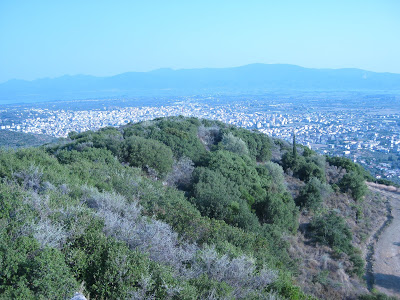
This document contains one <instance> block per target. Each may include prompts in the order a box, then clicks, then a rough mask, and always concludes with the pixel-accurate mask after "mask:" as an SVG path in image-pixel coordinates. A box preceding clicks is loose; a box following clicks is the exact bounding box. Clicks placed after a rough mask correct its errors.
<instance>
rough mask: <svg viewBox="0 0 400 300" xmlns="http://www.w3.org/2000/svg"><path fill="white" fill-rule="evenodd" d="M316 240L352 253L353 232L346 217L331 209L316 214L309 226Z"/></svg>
mask: <svg viewBox="0 0 400 300" xmlns="http://www.w3.org/2000/svg"><path fill="white" fill-rule="evenodd" d="M309 230H310V233H309V234H310V235H311V237H312V238H314V240H315V241H317V242H320V243H322V244H324V245H328V246H330V247H331V248H334V249H336V250H339V251H343V252H345V253H348V254H350V253H352V252H353V247H352V245H351V240H352V234H351V231H350V228H349V227H348V226H347V224H346V222H345V221H344V219H343V218H342V217H341V216H339V215H338V214H336V213H335V212H333V211H331V212H328V213H324V214H321V215H318V216H315V217H314V218H313V219H312V221H311V223H310V226H309Z"/></svg>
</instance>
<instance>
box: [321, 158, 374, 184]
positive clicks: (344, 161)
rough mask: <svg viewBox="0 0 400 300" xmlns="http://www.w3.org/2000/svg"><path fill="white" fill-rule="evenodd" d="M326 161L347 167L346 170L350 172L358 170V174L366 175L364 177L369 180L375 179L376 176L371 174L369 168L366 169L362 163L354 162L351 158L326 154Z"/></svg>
mask: <svg viewBox="0 0 400 300" xmlns="http://www.w3.org/2000/svg"><path fill="white" fill-rule="evenodd" d="M326 161H327V162H328V163H329V164H330V165H333V166H336V167H342V168H343V169H346V171H347V172H348V173H350V172H356V173H357V174H359V175H361V176H362V177H364V179H367V180H369V181H373V180H374V178H373V177H372V176H371V174H370V173H369V172H368V171H367V170H365V169H364V168H363V167H362V166H361V165H359V164H357V163H354V162H353V161H352V160H351V159H349V158H346V157H339V156H326Z"/></svg>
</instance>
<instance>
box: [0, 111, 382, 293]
mask: <svg viewBox="0 0 400 300" xmlns="http://www.w3.org/2000/svg"><path fill="white" fill-rule="evenodd" d="M0 177H1V183H0V298H4V299H66V298H67V299H68V298H70V297H72V296H73V294H74V293H75V292H76V291H81V292H82V293H83V294H84V295H85V296H87V297H90V299H316V298H328V299H340V298H348V299H357V298H359V297H364V298H363V299H375V298H376V299H378V298H377V297H378V296H376V295H364V296H362V295H363V294H368V290H367V289H366V285H365V282H364V280H363V279H362V277H363V275H364V274H365V269H364V266H365V262H364V259H363V255H362V252H361V248H362V247H364V246H365V241H366V240H367V239H368V237H369V235H370V234H372V230H373V229H374V228H375V227H374V226H375V225H376V224H375V221H376V219H377V218H376V216H378V215H379V214H381V212H382V211H384V210H385V204H384V203H383V202H382V201H380V199H379V196H378V195H376V194H368V193H367V194H366V190H367V189H366V185H365V183H364V181H365V178H369V175H368V174H366V173H365V171H364V170H363V169H362V168H361V167H359V166H358V165H356V164H354V163H352V162H351V161H348V160H346V159H341V158H325V157H322V156H319V155H317V154H316V153H314V152H313V151H311V150H309V149H308V148H304V147H302V146H296V145H294V146H293V145H289V144H288V143H286V142H283V141H280V140H273V139H271V138H269V137H268V136H265V135H263V134H260V133H258V132H252V131H248V130H245V129H242V128H237V127H232V126H229V125H226V124H223V123H220V122H217V121H209V120H199V119H195V118H184V117H172V118H164V119H156V120H153V121H145V122H142V123H137V124H129V125H127V126H124V127H121V128H104V129H101V130H99V131H97V132H91V131H89V132H84V133H79V134H78V133H71V134H70V135H69V138H68V139H65V140H62V141H58V142H56V143H53V144H50V145H46V146H42V147H40V148H26V149H19V150H1V152H0ZM379 297H383V296H379ZM380 299H384V298H380Z"/></svg>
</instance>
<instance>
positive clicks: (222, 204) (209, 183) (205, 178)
mask: <svg viewBox="0 0 400 300" xmlns="http://www.w3.org/2000/svg"><path fill="white" fill-rule="evenodd" d="M193 184H194V186H193V197H194V198H193V201H194V203H195V204H196V206H197V207H198V209H199V210H200V212H201V213H202V215H206V216H208V217H210V218H215V219H218V220H224V221H226V222H227V223H228V224H232V225H235V226H238V227H241V228H244V229H248V230H252V229H254V228H256V227H257V225H258V222H257V218H256V217H255V215H253V214H252V213H251V211H250V209H249V206H248V205H247V203H246V202H245V201H244V200H243V199H242V198H241V193H240V191H239V187H238V186H237V185H236V184H235V183H234V182H232V181H230V180H229V179H226V178H225V177H224V176H223V175H222V174H221V173H220V172H218V171H212V170H210V169H206V168H203V167H200V168H197V169H196V170H195V172H194V174H193Z"/></svg>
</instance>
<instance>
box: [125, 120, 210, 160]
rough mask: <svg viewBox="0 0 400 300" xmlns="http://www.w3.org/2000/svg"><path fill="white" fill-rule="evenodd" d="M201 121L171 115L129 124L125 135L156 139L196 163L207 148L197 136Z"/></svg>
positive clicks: (180, 155) (175, 154)
mask: <svg viewBox="0 0 400 300" xmlns="http://www.w3.org/2000/svg"><path fill="white" fill-rule="evenodd" d="M200 124H201V123H200V121H199V120H198V119H195V118H183V117H170V118H165V119H156V120H153V121H146V122H143V123H138V124H133V125H130V126H127V127H126V128H125V130H124V137H125V138H127V137H129V136H132V135H136V136H141V137H144V138H146V139H149V138H150V139H154V140H157V141H159V142H162V143H164V144H165V145H167V146H168V147H169V148H171V150H172V152H173V153H174V156H175V157H177V158H180V157H183V156H186V157H189V158H190V159H191V160H192V161H194V162H195V163H198V162H199V161H200V160H201V157H202V156H203V155H205V153H206V150H205V148H204V146H203V144H202V143H201V141H200V140H199V138H198V137H197V132H198V127H199V126H200Z"/></svg>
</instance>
